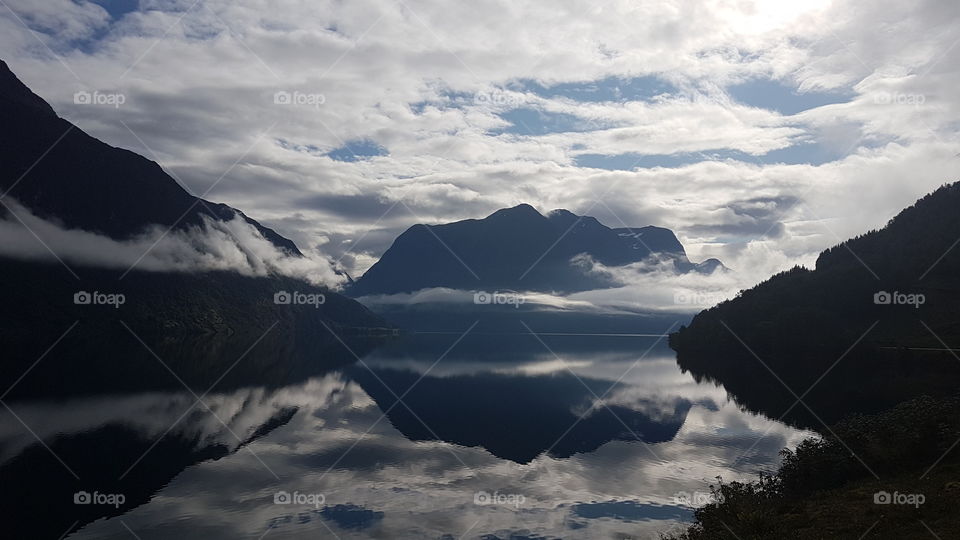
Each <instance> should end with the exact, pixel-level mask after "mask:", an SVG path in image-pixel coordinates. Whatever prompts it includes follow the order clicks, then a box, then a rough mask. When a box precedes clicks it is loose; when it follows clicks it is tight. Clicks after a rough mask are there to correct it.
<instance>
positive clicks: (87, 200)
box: [0, 60, 300, 255]
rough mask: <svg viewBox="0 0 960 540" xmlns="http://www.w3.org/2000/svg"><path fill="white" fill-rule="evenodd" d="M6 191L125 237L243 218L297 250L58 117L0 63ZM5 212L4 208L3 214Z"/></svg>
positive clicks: (41, 210)
mask: <svg viewBox="0 0 960 540" xmlns="http://www.w3.org/2000/svg"><path fill="white" fill-rule="evenodd" d="M0 120H2V124H3V129H0V188H2V189H3V193H5V195H4V198H6V197H12V198H14V199H17V200H18V201H19V202H20V203H21V204H23V205H24V206H26V207H27V208H29V209H30V210H31V211H32V212H33V213H35V214H36V215H38V216H39V217H42V218H45V219H53V220H56V221H57V222H59V223H62V224H63V225H64V226H66V227H68V228H76V229H83V230H86V231H91V232H96V233H100V234H104V235H107V236H109V237H111V238H113V239H117V240H124V239H128V238H130V237H132V236H135V235H137V234H139V233H141V232H143V231H144V229H146V228H147V227H148V226H151V225H161V226H164V227H174V226H175V227H176V228H177V229H185V228H187V227H190V226H200V225H202V224H203V219H204V217H206V218H209V219H213V220H216V221H229V220H231V219H233V218H234V217H240V218H242V219H243V220H245V221H246V222H247V223H249V224H251V225H253V226H254V227H256V229H257V230H258V231H259V232H260V234H262V235H263V236H264V238H266V239H267V240H269V241H270V242H272V243H273V244H274V245H276V246H277V247H278V248H280V249H281V250H283V251H284V252H286V253H288V254H291V255H300V251H299V250H298V249H297V246H296V245H295V244H294V243H293V242H292V241H290V240H288V239H287V238H284V237H283V236H280V235H279V234H277V233H276V232H275V231H273V230H272V229H269V228H267V227H264V226H263V225H261V224H260V223H258V222H257V221H255V220H253V219H251V218H249V217H247V216H246V215H244V214H243V213H242V212H240V211H239V210H237V209H235V208H231V207H230V206H227V205H225V204H219V203H213V202H210V201H206V200H204V199H200V198H198V197H194V196H193V195H190V194H189V193H187V191H186V190H185V189H183V187H181V186H180V184H178V183H177V182H176V181H175V180H174V179H173V178H172V177H170V176H169V175H168V174H167V173H165V172H164V171H163V169H162V168H161V167H160V165H158V164H157V163H155V162H153V161H150V160H149V159H147V158H145V157H143V156H140V155H139V154H136V153H134V152H131V151H129V150H124V149H122V148H115V147H113V146H110V145H108V144H106V143H104V142H102V141H100V140H98V139H95V138H93V137H91V136H90V135H88V134H86V133H85V132H84V131H83V130H82V129H80V128H79V127H77V126H75V125H73V124H71V123H70V122H68V121H67V120H64V119H63V118H60V117H59V116H57V114H56V112H54V110H53V108H52V107H51V106H50V105H49V104H48V103H47V102H46V101H44V100H43V98H41V97H40V96H38V95H36V94H35V93H33V92H32V91H31V90H30V89H29V88H28V87H27V86H26V85H25V84H23V82H21V81H20V79H18V78H17V76H16V75H14V73H13V72H12V71H10V68H9V67H7V64H6V63H5V62H3V61H2V60H0ZM0 210H4V213H6V212H5V209H0Z"/></svg>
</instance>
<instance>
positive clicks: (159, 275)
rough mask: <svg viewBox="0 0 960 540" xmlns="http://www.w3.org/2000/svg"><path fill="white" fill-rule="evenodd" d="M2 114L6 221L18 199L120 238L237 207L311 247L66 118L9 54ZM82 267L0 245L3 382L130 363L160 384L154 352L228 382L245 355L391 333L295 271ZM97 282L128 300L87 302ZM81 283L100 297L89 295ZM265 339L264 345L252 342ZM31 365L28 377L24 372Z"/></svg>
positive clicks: (108, 373)
mask: <svg viewBox="0 0 960 540" xmlns="http://www.w3.org/2000/svg"><path fill="white" fill-rule="evenodd" d="M0 119H2V123H0V188H2V189H3V193H4V195H3V199H6V200H3V199H0V202H3V206H2V207H0V215H3V216H4V217H6V218H7V219H8V220H11V221H12V220H13V217H12V216H10V215H9V213H8V212H9V210H8V209H7V206H8V205H9V204H10V200H11V199H16V200H17V201H18V202H19V203H20V204H22V205H24V206H25V207H26V208H28V209H29V210H30V211H31V212H33V213H34V214H36V215H38V216H40V217H42V218H45V219H47V220H49V221H53V222H56V223H59V224H62V225H63V226H65V227H68V228H72V229H83V230H86V231H92V232H96V233H100V234H102V235H106V236H109V237H110V238H113V239H117V240H122V239H128V238H131V237H134V236H136V235H138V234H140V233H142V232H143V231H144V230H145V229H146V228H148V227H151V226H161V227H163V226H166V227H176V228H184V227H189V226H199V225H201V224H202V223H203V222H204V220H205V219H209V220H220V221H226V220H232V219H234V218H235V217H237V216H239V217H241V218H242V219H244V220H246V221H247V222H248V223H250V224H251V225H253V226H254V227H256V228H257V230H259V231H260V233H261V234H262V235H263V236H264V237H265V238H267V239H268V240H269V241H270V242H272V243H273V244H274V245H275V246H277V247H278V248H279V249H280V250H282V251H284V252H286V253H287V254H288V255H290V256H294V257H299V256H301V253H300V251H299V250H298V249H297V247H296V245H295V244H294V243H293V242H292V241H290V240H288V239H286V238H284V237H282V236H280V235H279V234H277V233H276V232H274V231H272V230H270V229H268V228H266V227H263V226H262V225H260V224H259V223H257V222H256V221H254V220H253V219H250V218H248V217H246V216H245V215H244V214H243V213H242V212H240V211H239V210H236V209H233V208H231V207H229V206H227V205H223V204H216V203H211V202H208V201H204V200H202V199H198V198H196V197H194V196H192V195H190V194H189V193H187V192H186V191H185V190H184V189H183V188H182V187H180V186H179V185H178V184H177V182H176V181H175V180H174V179H173V178H172V177H170V176H169V175H167V174H166V173H164V172H163V170H162V169H161V168H160V166H159V165H157V164H156V163H154V162H152V161H150V160H148V159H146V158H143V157H141V156H139V155H137V154H135V153H133V152H130V151H127V150H122V149H119V148H114V147H111V146H109V145H107V144H105V143H103V142H101V141H99V140H97V139H95V138H93V137H91V136H89V135H87V134H86V133H84V132H83V131H82V130H81V129H79V128H78V127H76V126H74V125H73V124H71V123H69V122H67V121H66V120H64V119H62V118H59V117H58V116H57V115H56V113H55V112H54V111H53V109H52V108H51V107H50V105H49V104H47V103H46V102H45V101H44V100H43V99H42V98H40V97H39V96H37V95H36V94H34V93H33V92H31V91H30V89H28V88H27V87H26V86H25V85H24V84H23V83H22V82H20V80H19V79H17V77H16V76H15V75H14V74H13V73H12V72H11V71H10V70H9V68H8V67H7V65H6V64H5V63H3V62H2V61H0ZM181 218H182V219H181ZM38 240H39V241H41V242H42V239H40V238H39V236H38ZM211 255H215V254H211ZM71 268H72V271H71V272H66V271H64V269H63V268H62V267H61V266H59V265H57V264H56V263H48V262H35V261H24V260H19V259H14V258H10V257H6V256H2V255H0V278H2V279H0V294H2V295H3V298H4V302H2V303H0V318H2V320H3V321H4V324H3V325H0V341H2V343H3V344H4V361H3V369H2V370H0V384H2V385H3V387H4V388H7V387H9V386H10V385H11V384H14V383H16V386H17V388H16V389H15V390H13V389H12V388H11V390H12V391H13V394H11V395H17V394H18V393H29V392H28V391H33V390H36V391H38V392H39V391H46V390H49V389H51V388H54V387H56V388H59V389H61V390H62V391H63V392H64V393H71V392H82V391H84V390H85V389H86V390H89V389H90V388H92V387H93V386H95V385H97V384H98V381H106V380H109V379H111V377H112V376H113V375H118V374H121V373H126V374H128V375H131V377H128V378H137V377H139V380H140V381H141V382H142V383H143V384H147V385H149V384H151V383H152V382H155V381H157V380H158V377H160V376H166V375H168V373H166V372H165V370H164V369H163V366H162V365H161V364H160V363H158V362H157V361H156V358H155V357H154V356H153V354H154V353H155V352H159V353H160V354H162V355H163V356H161V357H165V358H166V361H167V362H182V364H183V365H180V366H176V367H177V368H178V369H177V370H176V371H179V373H180V374H184V377H187V375H186V373H187V372H190V374H191V375H195V376H192V377H190V378H192V379H194V380H196V381H197V382H198V384H203V383H206V384H209V383H215V384H218V383H221V382H222V383H223V384H227V383H229V379H230V377H228V376H227V374H224V379H223V381H220V380H219V379H218V378H217V377H218V376H219V375H220V374H221V373H223V365H224V363H227V364H226V365H230V364H229V363H230V362H234V361H238V358H241V359H245V363H244V364H243V365H241V366H239V367H238V368H237V373H240V372H246V373H247V375H249V371H251V370H252V371H257V370H258V369H260V370H261V375H262V374H263V373H266V372H267V371H269V370H268V369H267V368H268V367H270V366H272V368H271V369H279V368H278V367H277V366H280V367H281V368H282V366H284V365H285V364H284V362H285V359H286V358H288V357H289V356H290V355H292V354H294V353H297V354H307V355H311V361H312V362H313V363H315V364H317V365H320V364H323V363H324V362H330V363H333V362H334V360H336V362H337V363H341V364H342V363H343V362H342V356H343V353H345V351H343V350H337V351H335V352H330V351H332V350H333V349H342V348H343V344H341V343H340V342H339V340H340V336H341V335H342V336H344V339H348V340H349V339H352V337H351V336H354V337H355V336H364V335H368V334H371V333H378V332H383V331H387V332H388V333H389V331H388V330H386V329H384V328H383V327H385V326H386V323H385V322H384V321H383V320H382V319H381V318H380V317H379V316H377V315H374V314H373V313H372V312H371V311H370V310H368V309H367V308H366V307H364V306H362V305H361V304H359V303H357V302H355V301H354V300H351V299H349V298H346V297H345V296H343V295H340V294H337V293H336V292H334V291H332V290H330V289H328V288H325V287H317V286H313V285H310V284H308V283H306V282H303V281H300V280H296V279H293V278H289V277H282V276H275V275H271V276H261V277H255V276H244V275H240V274H238V273H234V272H226V271H210V272H196V273H177V272H168V273H164V272H147V271H141V270H139V269H137V270H134V271H131V272H130V273H129V274H127V275H121V272H120V271H118V270H115V269H113V270H111V269H105V268H99V267H94V266H89V265H84V264H80V263H74V262H72V263H71ZM283 292H287V293H299V294H301V295H317V296H313V297H311V298H315V299H317V300H318V302H317V303H315V304H314V305H296V303H295V302H294V303H290V302H287V303H284V302H282V301H281V302H277V301H276V298H275V295H277V294H281V293H283ZM97 294H99V295H100V296H99V297H100V298H109V297H111V296H110V295H114V296H113V297H114V298H116V297H117V296H116V295H123V298H124V302H123V303H122V304H117V303H114V305H96V304H97V302H89V299H90V298H91V295H93V296H95V295H97ZM77 295H80V297H81V298H82V297H83V296H86V297H87V298H88V302H87V303H86V304H84V303H83V302H82V301H79V302H78V300H77ZM319 295H323V296H322V298H323V302H322V303H320V302H319V299H320V298H321V296H319ZM304 297H305V296H304ZM91 304H92V305H91ZM74 327H76V329H75V330H74V329H73V328H74ZM68 328H70V329H71V330H67V329H68ZM328 329H331V330H333V331H335V332H337V334H338V336H333V335H331V333H330V332H328ZM65 331H66V333H65ZM134 334H135V335H134ZM141 338H142V339H143V340H144V342H143V343H141V342H140V339H141ZM258 338H262V341H261V340H260V339H258ZM61 340H62V341H61ZM54 343H56V344H57V346H56V347H53V348H52V349H51V350H50V351H48V352H49V353H50V354H49V355H48V356H44V357H43V358H44V362H42V363H39V364H37V365H36V366H34V362H35V361H36V360H37V358H38V357H41V355H43V354H45V353H44V350H45V349H47V348H48V347H50V346H51V344H54ZM144 345H148V346H149V349H148V347H145V346H144ZM254 346H256V347H259V348H258V349H256V350H248V348H252V347H254ZM357 350H362V349H359V348H358V349H357ZM164 353H169V354H164ZM188 353H197V354H188ZM248 353H249V354H248ZM197 355H199V356H201V358H195V356H197ZM350 356H352V354H351V355H350ZM335 357H336V358H335ZM185 358H190V360H189V361H185V360H184V359H185ZM120 359H122V362H121V361H119V360H120ZM128 371H129V373H127V372H128ZM27 372H29V374H30V377H27V378H25V379H22V380H20V379H18V377H20V376H21V375H23V374H25V373H27ZM81 382H82V384H80V383H81Z"/></svg>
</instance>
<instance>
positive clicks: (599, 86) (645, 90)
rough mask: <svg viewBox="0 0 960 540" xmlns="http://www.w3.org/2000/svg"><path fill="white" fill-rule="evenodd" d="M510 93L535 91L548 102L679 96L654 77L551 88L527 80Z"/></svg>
mask: <svg viewBox="0 0 960 540" xmlns="http://www.w3.org/2000/svg"><path fill="white" fill-rule="evenodd" d="M508 87H509V88H510V89H511V90H517V91H521V92H532V93H534V94H536V95H538V96H540V97H543V98H546V99H554V98H567V99H572V100H574V101H581V102H594V103H597V102H606V101H614V102H625V101H649V100H651V99H652V98H654V97H656V96H658V95H661V94H672V93H676V91H677V88H676V87H675V86H673V85H672V84H670V83H668V82H666V81H664V80H663V79H660V78H658V77H654V76H643V77H630V78H620V77H606V78H604V79H599V80H596V81H584V82H568V83H559V84H554V85H551V86H544V85H543V84H541V83H539V82H537V81H533V80H529V79H524V80H521V81H518V82H517V83H515V84H512V85H509V86H508Z"/></svg>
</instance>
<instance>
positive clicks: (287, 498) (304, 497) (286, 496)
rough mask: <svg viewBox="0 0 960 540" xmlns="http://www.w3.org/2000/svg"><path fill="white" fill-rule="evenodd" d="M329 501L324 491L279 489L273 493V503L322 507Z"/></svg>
mask: <svg viewBox="0 0 960 540" xmlns="http://www.w3.org/2000/svg"><path fill="white" fill-rule="evenodd" d="M326 502H327V497H326V496H324V494H323V493H300V492H299V491H294V492H293V493H290V492H289V491H278V492H276V493H274V494H273V504H292V505H297V506H313V507H314V508H320V507H321V506H323V505H324V503H326Z"/></svg>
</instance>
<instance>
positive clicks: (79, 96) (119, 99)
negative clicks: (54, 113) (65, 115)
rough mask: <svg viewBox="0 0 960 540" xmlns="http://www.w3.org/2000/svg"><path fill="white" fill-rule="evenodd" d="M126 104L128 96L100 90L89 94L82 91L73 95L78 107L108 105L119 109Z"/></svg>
mask: <svg viewBox="0 0 960 540" xmlns="http://www.w3.org/2000/svg"><path fill="white" fill-rule="evenodd" d="M126 102H127V96H125V95H123V94H122V93H120V92H101V91H99V90H94V91H93V92H87V91H86V90H80V91H77V92H74V93H73V103H74V104H76V105H106V106H110V107H113V108H115V109H119V108H120V106H121V105H123V104H124V103H126Z"/></svg>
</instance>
